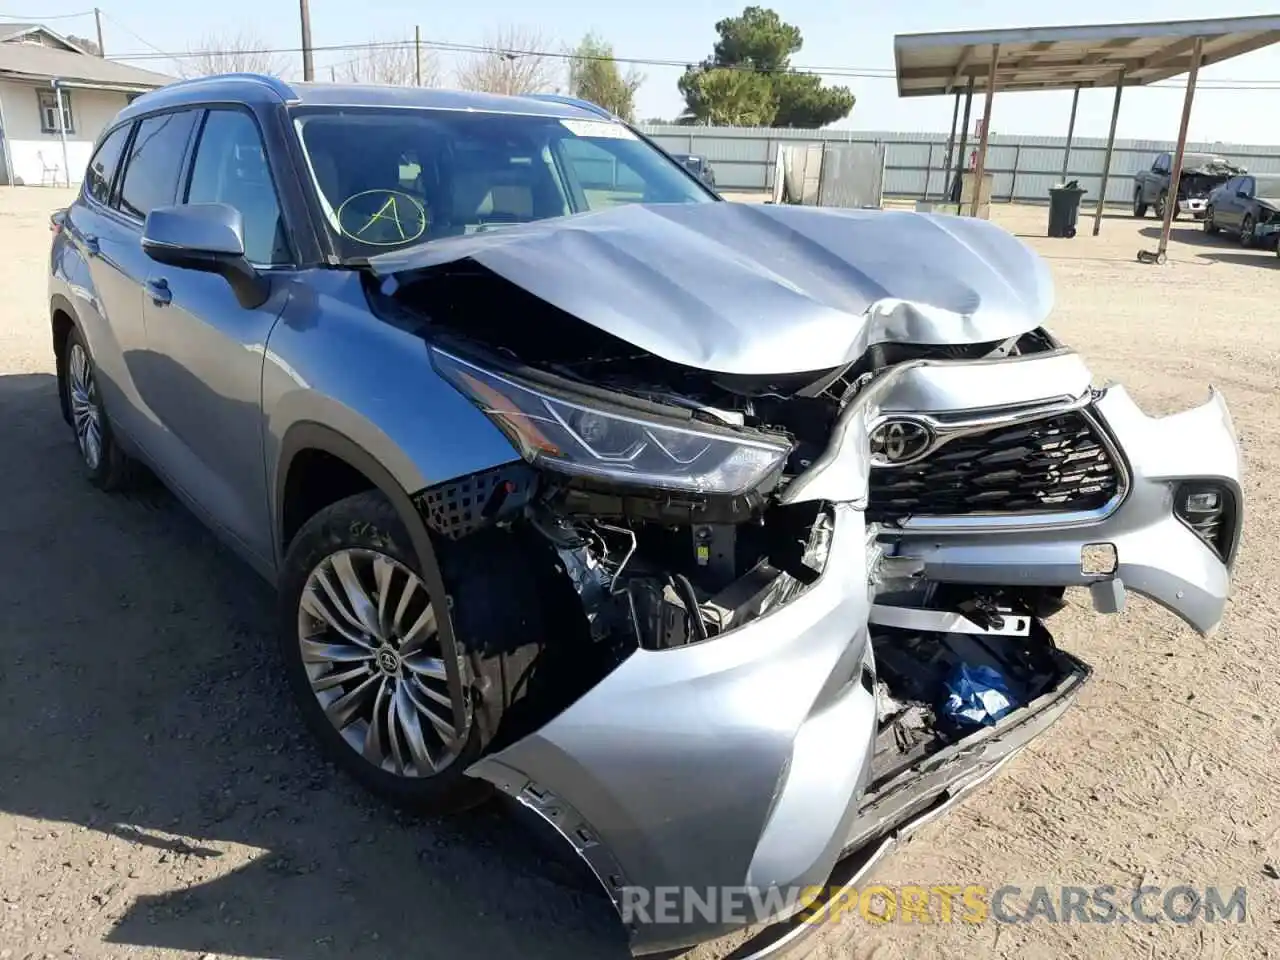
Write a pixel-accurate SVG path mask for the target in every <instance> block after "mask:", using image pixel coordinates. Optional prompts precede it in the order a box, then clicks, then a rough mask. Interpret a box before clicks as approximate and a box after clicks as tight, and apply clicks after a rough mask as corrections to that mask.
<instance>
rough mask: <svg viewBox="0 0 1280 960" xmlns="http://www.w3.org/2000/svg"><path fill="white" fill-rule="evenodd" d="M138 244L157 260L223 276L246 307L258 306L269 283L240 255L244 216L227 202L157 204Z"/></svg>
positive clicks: (144, 226)
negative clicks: (178, 204) (175, 205)
mask: <svg viewBox="0 0 1280 960" xmlns="http://www.w3.org/2000/svg"><path fill="white" fill-rule="evenodd" d="M142 249H143V250H144V251H146V254H147V256H149V257H150V258H151V259H152V260H155V261H156V262H157V263H164V264H168V265H169V266H173V267H181V268H183V269H185V270H202V271H204V272H206V273H216V274H218V275H219V276H221V277H224V278H225V279H226V281H227V282H228V283H229V284H231V289H232V290H234V291H235V294H236V299H237V300H239V301H240V305H241V306H242V307H245V308H246V309H250V310H251V309H253V308H255V307H260V306H262V304H263V303H265V302H266V299H267V295H268V294H269V293H270V292H271V291H270V284H268V282H267V281H266V279H265V278H263V277H262V276H261V275H260V274H259V273H258V271H257V270H255V269H254V268H253V265H252V264H251V263H249V261H248V260H246V259H245V256H244V218H243V217H242V216H241V215H240V211H239V210H237V209H236V208H235V207H232V206H228V205H227V204H225V203H188V204H183V205H182V206H177V207H157V208H156V209H154V210H152V211H151V212H150V213H149V214H147V220H146V223H145V224H143V227H142Z"/></svg>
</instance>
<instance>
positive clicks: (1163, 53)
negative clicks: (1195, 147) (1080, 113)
mask: <svg viewBox="0 0 1280 960" xmlns="http://www.w3.org/2000/svg"><path fill="white" fill-rule="evenodd" d="M1197 37H1200V38H1202V39H1203V40H1204V45H1203V53H1202V59H1201V61H1200V62H1201V65H1202V66H1207V65H1209V64H1211V63H1219V62H1221V61H1223V60H1228V59H1230V58H1231V57H1235V56H1239V55H1240V54H1242V53H1248V52H1249V51H1251V50H1257V49H1259V48H1261V47H1265V46H1269V45H1270V44H1273V43H1275V42H1277V41H1280V16H1264V17H1233V18H1230V19H1220V20H1171V21H1166V22H1164V23H1113V24H1104V25H1099V26H1071V27H1029V28H1019V29H1012V30H978V31H972V32H962V33H908V34H898V35H897V36H895V37H894V38H893V55H894V63H895V67H896V71H897V75H898V96H900V97H929V96H939V95H942V94H948V93H953V92H955V91H956V90H959V89H964V88H965V87H966V85H967V83H968V81H969V78H970V77H972V78H973V81H974V89H975V90H986V88H987V86H988V85H989V82H990V78H989V75H990V72H991V56H992V47H993V45H995V44H999V45H1000V60H999V65H998V67H997V69H996V89H997V90H998V91H1000V92H1002V93H1003V92H1005V91H1014V90H1060V89H1072V88H1074V87H1114V86H1115V85H1116V82H1117V80H1118V79H1119V77H1120V71H1121V69H1122V68H1123V69H1124V85H1125V86H1126V87H1128V86H1140V85H1145V84H1149V83H1155V82H1156V81H1157V80H1167V79H1168V78H1170V77H1176V76H1177V75H1178V74H1181V73H1185V72H1186V71H1187V70H1189V69H1190V67H1191V50H1192V47H1193V46H1194V44H1195V40H1196V38H1197Z"/></svg>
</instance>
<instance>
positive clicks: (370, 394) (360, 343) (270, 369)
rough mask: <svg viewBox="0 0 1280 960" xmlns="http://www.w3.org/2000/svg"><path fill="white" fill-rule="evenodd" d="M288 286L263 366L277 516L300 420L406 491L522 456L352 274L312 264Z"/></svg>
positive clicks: (266, 431) (268, 451)
mask: <svg viewBox="0 0 1280 960" xmlns="http://www.w3.org/2000/svg"><path fill="white" fill-rule="evenodd" d="M293 293H294V295H293V296H292V297H290V300H289V306H288V307H287V308H286V310H285V313H284V315H283V316H282V317H281V319H280V322H279V323H277V324H276V326H275V328H274V330H272V333H271V337H270V339H269V341H268V342H267V344H266V348H265V357H264V363H263V371H262V410H263V419H264V439H263V445H264V456H265V462H266V470H267V489H268V490H270V491H272V497H273V503H272V515H273V516H275V517H277V518H278V517H279V515H280V506H281V504H280V501H279V493H278V491H279V489H280V486H281V481H282V478H283V475H284V474H283V469H284V467H285V466H286V464H285V463H284V458H283V457H282V453H283V451H284V440H285V437H286V436H288V435H289V433H290V431H291V430H293V429H294V428H295V427H297V426H298V425H301V424H320V425H323V426H324V427H326V428H328V429H329V430H330V431H331V432H332V433H334V434H336V435H339V436H341V437H343V438H345V439H346V440H347V441H349V442H350V443H351V444H352V445H353V446H354V447H355V448H357V449H359V450H360V451H363V453H364V454H366V455H367V456H368V457H369V458H370V459H372V460H373V461H374V462H375V463H377V464H378V465H379V467H380V468H381V469H383V470H385V471H386V472H387V474H388V475H389V476H390V477H391V478H392V479H393V480H394V482H395V484H396V485H397V486H398V487H399V488H400V489H401V490H404V491H406V492H407V493H410V494H412V493H416V492H417V491H419V490H421V489H423V488H425V487H428V486H433V485H435V484H437V483H442V482H444V481H446V480H451V479H453V478H454V477H459V476H465V475H468V474H472V473H476V472H478V471H481V470H485V469H488V468H490V467H494V466H497V465H499V464H503V463H507V462H509V461H511V460H513V459H515V458H516V457H517V456H518V454H517V453H516V452H515V450H514V449H513V448H512V446H511V444H510V442H509V441H508V440H507V439H506V437H505V436H504V435H503V434H502V432H501V431H500V430H498V428H497V427H495V426H494V425H493V424H492V422H491V421H490V420H489V418H488V417H486V416H485V415H484V414H483V413H481V412H480V411H479V410H478V409H476V407H475V405H474V404H472V403H471V401H470V400H468V399H467V398H465V397H463V396H462V395H461V394H460V393H458V392H457V391H456V390H455V389H454V388H453V387H452V386H450V385H449V384H448V383H447V382H446V381H445V380H443V379H442V378H441V377H440V375H439V374H438V373H436V371H435V368H434V367H433V366H432V364H431V358H430V355H429V352H428V350H427V345H426V343H425V341H424V340H423V338H422V336H421V335H419V334H418V333H417V332H414V331H411V330H407V329H403V328H400V327H397V326H394V325H392V324H391V323H388V322H386V321H383V320H379V319H377V318H376V317H374V316H373V314H372V313H371V312H370V311H369V306H368V303H367V302H366V300H365V297H364V292H363V290H361V288H360V281H359V277H358V275H357V274H355V273H354V272H348V271H342V272H338V271H326V270H313V271H308V272H307V273H305V274H303V275H302V276H300V277H299V279H298V282H297V283H296V284H295V290H294V291H293ZM277 526H278V525H277Z"/></svg>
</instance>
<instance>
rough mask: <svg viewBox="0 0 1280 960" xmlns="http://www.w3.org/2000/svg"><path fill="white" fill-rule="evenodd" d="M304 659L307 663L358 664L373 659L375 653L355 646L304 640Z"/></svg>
mask: <svg viewBox="0 0 1280 960" xmlns="http://www.w3.org/2000/svg"><path fill="white" fill-rule="evenodd" d="M301 643H302V659H303V661H304V662H306V663H357V662H361V661H363V662H365V663H367V662H369V661H370V660H372V659H373V651H372V650H370V649H369V648H368V647H360V646H356V645H355V644H346V643H327V642H325V641H324V640H316V639H314V638H313V639H310V640H303V641H301Z"/></svg>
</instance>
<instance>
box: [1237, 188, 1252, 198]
mask: <svg viewBox="0 0 1280 960" xmlns="http://www.w3.org/2000/svg"><path fill="white" fill-rule="evenodd" d="M1236 196H1237V197H1239V198H1240V199H1241V200H1248V199H1249V191H1248V190H1237V191H1236Z"/></svg>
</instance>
